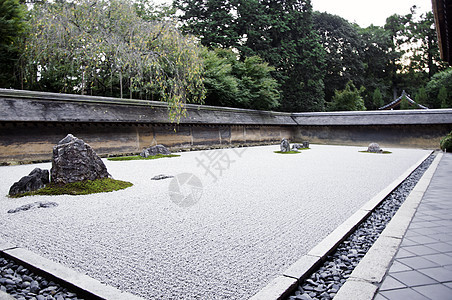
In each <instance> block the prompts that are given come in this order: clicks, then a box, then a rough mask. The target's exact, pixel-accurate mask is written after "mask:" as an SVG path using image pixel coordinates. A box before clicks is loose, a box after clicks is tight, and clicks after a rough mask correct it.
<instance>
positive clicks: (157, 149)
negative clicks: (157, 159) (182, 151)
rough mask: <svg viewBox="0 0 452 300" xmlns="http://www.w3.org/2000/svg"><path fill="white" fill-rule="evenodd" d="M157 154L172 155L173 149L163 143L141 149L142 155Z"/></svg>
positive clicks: (145, 156)
mask: <svg viewBox="0 0 452 300" xmlns="http://www.w3.org/2000/svg"><path fill="white" fill-rule="evenodd" d="M157 154H162V155H170V154H171V151H169V150H168V148H166V147H165V146H163V145H156V146H151V147H149V148H147V149H144V150H143V151H141V153H140V156H142V157H144V158H147V157H149V156H155V155H157Z"/></svg>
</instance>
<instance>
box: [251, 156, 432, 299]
mask: <svg viewBox="0 0 452 300" xmlns="http://www.w3.org/2000/svg"><path fill="white" fill-rule="evenodd" d="M430 154H431V152H430V153H428V154H426V155H425V156H424V157H422V158H421V159H420V160H419V161H417V162H416V163H415V164H413V165H412V166H411V167H410V168H408V169H407V170H406V171H405V172H404V173H403V174H402V175H400V176H399V177H398V178H397V179H396V180H394V181H393V182H392V183H391V184H389V185H388V186H387V187H386V188H385V189H384V190H382V191H381V192H380V193H378V194H377V195H376V196H375V197H373V198H372V199H371V200H369V201H368V202H366V204H364V205H363V206H362V207H361V208H360V209H359V210H358V211H356V212H355V213H354V214H353V215H352V216H351V217H349V218H348V219H347V220H346V221H345V222H343V223H342V224H341V225H339V226H338V227H337V228H336V229H335V230H334V231H333V232H331V233H330V234H329V235H328V236H327V237H325V238H324V239H323V240H322V241H321V242H320V243H318V244H317V245H316V246H314V248H312V249H311V250H310V251H309V252H308V254H306V255H304V256H302V257H301V258H300V259H299V260H298V261H296V262H295V263H294V264H292V265H291V266H290V267H289V268H288V269H287V270H286V271H284V272H283V274H282V276H279V277H277V278H275V279H274V280H272V281H271V282H270V283H269V284H268V285H267V286H265V287H264V288H263V289H261V290H260V291H259V292H258V293H256V294H255V295H254V296H253V297H251V298H250V300H267V299H268V300H272V299H285V298H286V297H287V295H288V294H290V293H291V292H292V291H293V290H294V289H295V288H296V285H293V284H291V281H290V280H284V279H283V278H284V277H286V278H288V279H293V280H296V281H297V282H302V281H303V280H305V279H306V278H307V277H308V276H309V275H310V274H311V273H312V271H313V270H315V269H316V268H317V267H318V266H319V265H320V263H321V262H322V261H323V260H325V259H326V257H327V256H328V255H330V254H331V253H332V252H334V250H335V249H336V247H337V246H338V245H339V244H340V243H341V242H343V241H344V240H345V239H346V238H347V237H348V236H349V235H350V233H351V232H353V231H354V230H355V229H356V228H357V227H358V226H359V224H361V223H362V222H363V221H364V220H365V219H366V218H367V217H368V216H369V215H370V214H371V212H372V211H373V210H374V209H375V208H376V207H377V206H378V205H379V204H380V203H381V202H382V201H383V200H384V199H385V198H386V196H388V195H389V194H390V193H391V192H392V191H393V190H394V189H395V188H397V186H399V185H400V184H401V183H402V182H403V181H404V180H405V179H406V178H407V177H408V176H409V175H410V174H411V173H412V172H413V171H414V170H415V169H416V168H417V167H418V166H419V165H420V164H421V163H422V162H423V161H424V160H425V159H427V158H428V157H429V156H430ZM438 162H439V161H438ZM438 162H437V163H436V165H437V164H438ZM436 165H435V168H434V169H436ZM430 169H432V168H430ZM430 169H429V170H430ZM426 173H427V172H426ZM430 173H431V174H432V175H431V176H433V173H434V170H433V171H431V172H430ZM430 173H429V174H430ZM431 176H430V179H431ZM424 177H425V175H424ZM430 179H429V181H428V182H430ZM424 185H425V184H422V185H421V186H422V187H424ZM427 186H428V184H427ZM425 189H426V187H425ZM425 189H424V191H425ZM413 192H415V191H413ZM421 199H422V197H421ZM408 224H409V223H408ZM387 238H389V237H387ZM395 251H397V250H395ZM394 254H395V253H394ZM391 258H392V256H391ZM385 271H386V269H385ZM282 283H284V284H282ZM289 283H290V284H289ZM356 288H361V289H362V291H361V292H360V293H364V294H367V293H369V292H367V293H366V292H365V291H372V290H373V293H375V291H376V287H375V289H373V288H371V287H370V286H367V287H366V288H364V287H363V284H362V282H359V284H357V285H356ZM342 289H343V287H342V288H341V289H340V290H342ZM340 290H339V291H340ZM348 296H350V295H348ZM336 297H337V296H336ZM336 297H335V299H336ZM343 299H353V297H352V298H350V297H349V298H343ZM359 299H361V298H359Z"/></svg>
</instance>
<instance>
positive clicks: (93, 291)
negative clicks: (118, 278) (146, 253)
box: [0, 239, 143, 300]
mask: <svg viewBox="0 0 452 300" xmlns="http://www.w3.org/2000/svg"><path fill="white" fill-rule="evenodd" d="M0 253H1V254H2V255H4V256H6V257H8V258H11V259H13V260H15V261H16V262H18V263H21V264H24V265H26V266H28V267H30V268H32V269H34V270H36V271H37V272H38V273H41V274H45V275H47V276H50V277H53V278H56V279H57V280H59V281H61V282H63V283H65V284H67V285H69V286H71V287H73V288H74V291H75V292H81V293H82V294H84V295H88V296H90V298H91V299H108V300H110V299H111V300H123V299H130V300H142V299H143V298H141V297H138V296H136V295H133V294H131V293H127V292H122V291H120V290H118V289H116V288H114V287H112V286H108V285H106V284H104V283H101V282H100V281H98V280H96V279H94V278H91V277H89V276H87V275H85V274H81V273H78V272H76V271H74V270H72V269H70V268H68V267H66V266H63V265H62V264H59V263H56V262H54V261H51V260H49V259H47V258H44V257H42V256H40V255H37V254H35V253H33V252H31V251H29V250H27V249H23V248H19V247H16V246H15V245H13V244H11V243H8V242H6V241H3V240H1V239H0ZM7 295H8V294H4V295H2V294H0V300H4V299H5V300H6V299H10V298H7ZM8 296H9V295H8ZM12 299H14V298H12Z"/></svg>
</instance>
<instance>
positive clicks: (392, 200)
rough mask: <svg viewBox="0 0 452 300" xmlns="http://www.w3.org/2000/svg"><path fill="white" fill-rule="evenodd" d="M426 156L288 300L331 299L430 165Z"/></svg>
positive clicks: (432, 156)
mask: <svg viewBox="0 0 452 300" xmlns="http://www.w3.org/2000/svg"><path fill="white" fill-rule="evenodd" d="M434 157H435V156H434V155H431V156H430V157H429V158H427V159H426V160H425V161H424V162H423V163H422V164H421V165H420V166H419V167H418V168H417V169H416V170H415V171H414V172H413V173H411V175H410V176H409V177H408V178H407V179H406V180H405V181H404V182H403V183H402V184H401V185H399V187H398V188H397V189H395V190H394V191H393V192H392V193H391V194H389V195H388V196H387V197H386V198H385V200H384V201H383V202H382V203H381V204H380V205H379V206H378V207H377V208H376V209H375V211H374V212H373V213H372V214H371V215H370V216H369V217H368V218H367V219H366V220H365V221H364V222H363V223H362V224H361V225H360V226H359V227H358V228H357V229H356V231H355V232H354V233H352V234H351V235H350V236H349V237H348V238H347V239H346V240H345V241H344V242H342V243H341V244H340V245H339V246H338V248H337V249H336V251H335V252H334V253H333V254H332V255H330V256H329V257H328V258H327V260H326V261H325V262H324V263H323V265H322V266H321V267H320V268H319V269H318V270H317V271H315V272H314V273H313V274H312V275H311V276H310V277H309V278H308V279H306V280H305V281H304V282H303V283H302V284H301V285H299V286H298V288H297V290H296V291H295V293H294V295H292V296H290V297H289V298H288V300H312V299H322V300H325V299H332V298H333V297H334V296H335V295H336V293H337V292H338V290H339V289H340V288H341V286H342V285H343V284H344V283H345V281H346V280H347V278H348V277H349V276H350V274H351V273H352V272H353V269H354V268H355V267H356V266H357V265H358V263H359V262H360V261H361V259H362V258H363V257H364V255H365V254H366V253H367V251H368V250H369V249H370V248H371V247H372V245H373V244H374V242H375V241H376V240H377V239H378V237H379V236H380V234H381V232H382V231H383V230H384V228H385V227H386V224H387V223H389V221H390V220H391V218H392V217H393V216H394V214H395V213H396V212H397V210H398V209H399V207H400V206H401V205H402V204H403V202H404V201H405V199H406V197H407V196H408V195H409V194H410V192H411V190H412V189H413V188H414V186H415V185H416V183H417V182H418V181H419V179H420V178H421V177H422V175H423V174H424V172H425V170H427V168H428V167H429V166H430V164H431V163H432V161H433V159H434Z"/></svg>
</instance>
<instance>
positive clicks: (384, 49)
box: [358, 25, 399, 109]
mask: <svg viewBox="0 0 452 300" xmlns="http://www.w3.org/2000/svg"><path fill="white" fill-rule="evenodd" d="M359 33H360V36H361V41H362V43H363V46H362V47H363V48H362V52H361V57H360V58H361V60H362V63H363V65H364V72H363V73H362V74H361V75H358V76H359V77H361V78H362V84H363V85H364V86H365V87H366V91H365V92H364V93H363V97H364V99H365V104H366V107H368V108H369V109H372V108H375V107H374V106H373V101H372V96H373V95H372V91H375V90H376V89H379V90H380V92H381V94H382V97H383V99H391V98H392V95H393V87H394V86H395V85H396V84H397V83H396V80H397V79H396V76H397V64H395V61H397V58H398V55H399V54H398V53H397V52H396V51H394V45H393V42H392V39H391V35H390V34H389V33H388V31H387V30H385V29H384V28H382V27H379V26H373V25H371V26H369V27H367V28H362V29H359Z"/></svg>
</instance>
